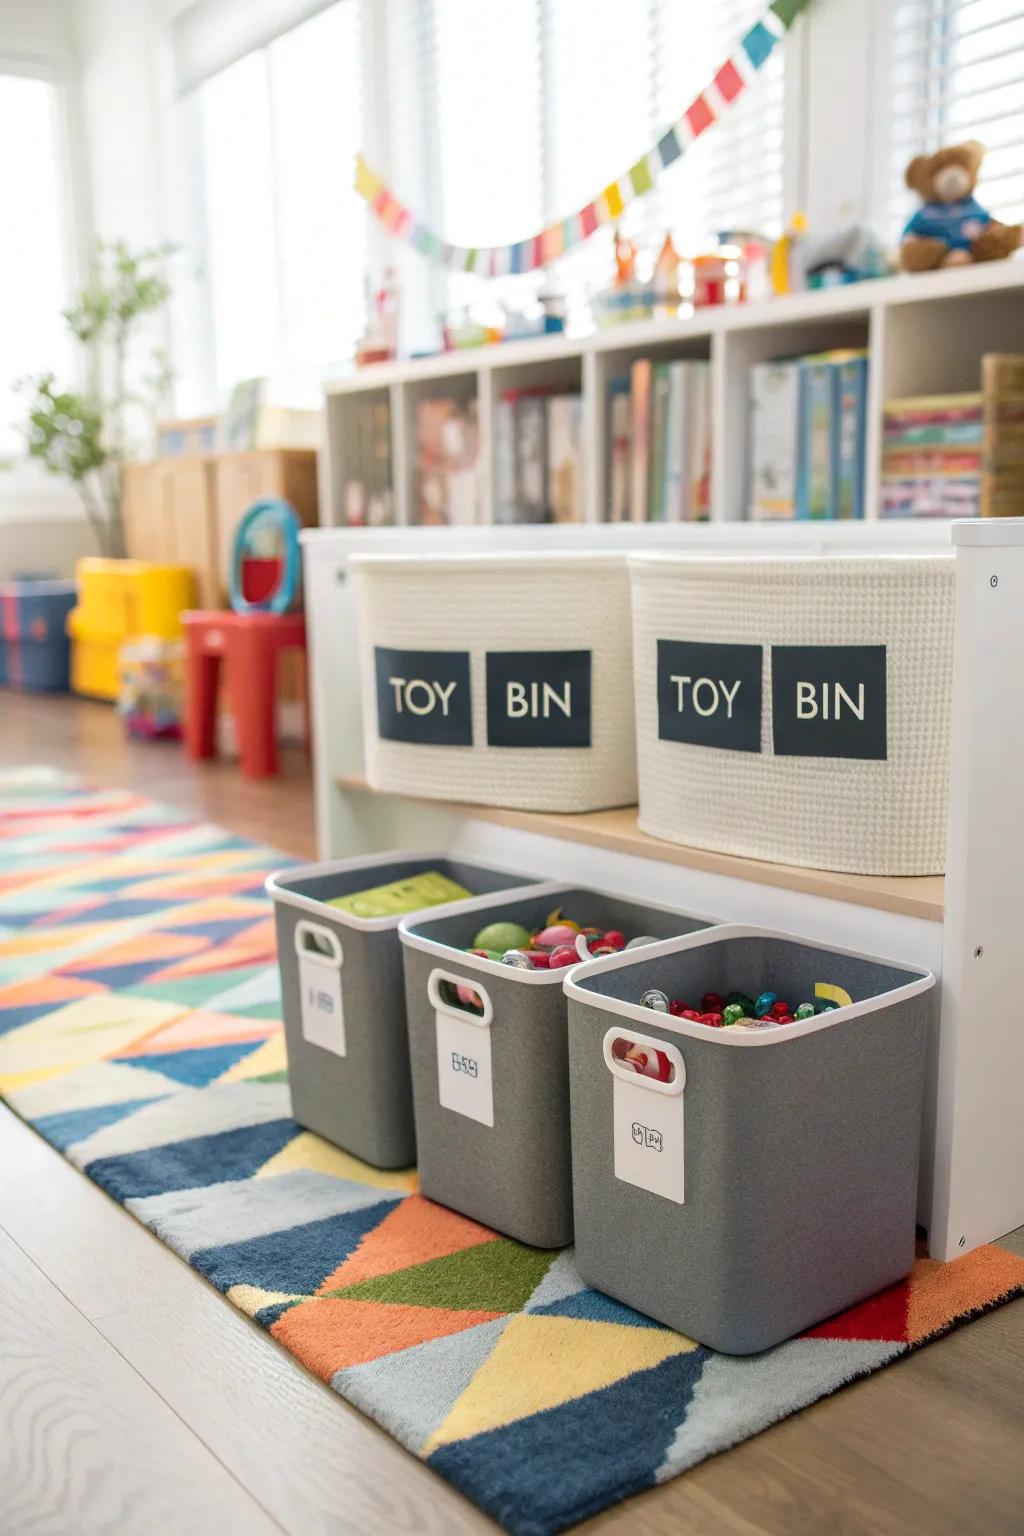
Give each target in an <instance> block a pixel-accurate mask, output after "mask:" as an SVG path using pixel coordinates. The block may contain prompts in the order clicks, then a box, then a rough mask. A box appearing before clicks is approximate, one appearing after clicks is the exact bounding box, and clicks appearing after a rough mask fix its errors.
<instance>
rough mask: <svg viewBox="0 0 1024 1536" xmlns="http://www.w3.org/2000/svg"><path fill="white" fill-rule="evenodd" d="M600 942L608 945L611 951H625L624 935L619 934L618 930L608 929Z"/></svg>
mask: <svg viewBox="0 0 1024 1536" xmlns="http://www.w3.org/2000/svg"><path fill="white" fill-rule="evenodd" d="M602 942H603V943H605V944H610V945H611V946H612V949H625V947H626V935H625V934H624V933H621V932H620V931H619V929H618V928H609V930H608V932H607V933H606V934H605V936H604V939H603V940H602Z"/></svg>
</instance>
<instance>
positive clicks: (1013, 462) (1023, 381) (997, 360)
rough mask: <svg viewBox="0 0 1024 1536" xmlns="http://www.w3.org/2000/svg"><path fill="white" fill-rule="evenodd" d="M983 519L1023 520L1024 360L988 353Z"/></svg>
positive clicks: (984, 392) (983, 376) (984, 376)
mask: <svg viewBox="0 0 1024 1536" xmlns="http://www.w3.org/2000/svg"><path fill="white" fill-rule="evenodd" d="M981 381H982V399H983V417H984V436H983V452H984V460H983V467H982V476H981V514H982V516H983V517H1024V356H1020V355H1018V354H1015V353H997V352H992V353H988V354H987V355H986V356H985V357H983V358H982V363H981Z"/></svg>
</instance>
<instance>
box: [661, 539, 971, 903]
mask: <svg viewBox="0 0 1024 1536" xmlns="http://www.w3.org/2000/svg"><path fill="white" fill-rule="evenodd" d="M630 572H631V576H632V582H633V615H634V635H633V640H634V665H635V669H636V713H637V758H638V771H639V782H640V792H639V804H640V813H639V814H640V825H641V827H642V828H643V829H644V830H645V831H647V832H649V833H651V834H652V835H653V836H655V837H660V838H665V839H666V840H668V841H670V842H676V843H684V844H689V845H692V846H694V847H698V848H707V849H713V850H715V851H717V852H721V853H732V854H740V855H744V856H746V857H749V858H755V859H766V860H771V861H774V862H777V863H786V864H801V865H810V866H812V867H814V868H818V869H832V870H843V871H849V872H854V873H858V874H882V875H922V874H937V873H940V872H941V871H942V870H943V869H944V867H945V853H946V811H947V797H948V781H949V732H950V700H951V692H952V674H953V601H954V575H953V561H952V558H951V557H950V556H949V555H947V554H945V553H938V554H926V555H902V554H893V555H877V556H872V557H860V556H846V555H836V556H832V557H828V558H823V557H819V556H811V555H807V556H800V555H797V556H786V557H777V556H766V557H760V558H752V557H746V556H744V557H739V556H683V555H680V556H676V555H667V554H666V555H659V554H640V555H633V556H631V557H630Z"/></svg>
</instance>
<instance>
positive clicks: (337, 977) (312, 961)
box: [295, 917, 347, 1056]
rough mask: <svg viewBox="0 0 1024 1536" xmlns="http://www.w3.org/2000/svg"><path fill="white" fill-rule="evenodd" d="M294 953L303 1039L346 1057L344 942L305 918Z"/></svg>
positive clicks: (297, 931)
mask: <svg viewBox="0 0 1024 1536" xmlns="http://www.w3.org/2000/svg"><path fill="white" fill-rule="evenodd" d="M295 953H296V956H297V957H298V962H299V1005H300V1010H301V1018H302V1038H303V1039H304V1040H305V1041H307V1042H308V1044H310V1045H317V1046H319V1047H320V1048H321V1050H324V1051H330V1052H331V1054H332V1055H334V1056H344V1055H346V1052H347V1045H346V1040H345V1007H344V1000H343V998H342V986H341V972H342V967H343V966H344V963H345V956H344V952H343V950H342V947H341V940H340V939H339V938H338V935H337V934H336V933H335V932H334V930H333V929H332V928H327V927H325V926H324V925H323V924H322V923H314V922H311V921H310V920H309V918H306V917H302V918H300V919H299V921H298V922H297V923H296V924H295Z"/></svg>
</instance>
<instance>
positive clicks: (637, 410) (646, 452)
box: [629, 358, 651, 523]
mask: <svg viewBox="0 0 1024 1536" xmlns="http://www.w3.org/2000/svg"><path fill="white" fill-rule="evenodd" d="M630 399H631V401H632V432H631V434H630V436H631V440H632V444H633V458H632V464H631V466H630V490H629V515H630V518H631V520H632V521H633V522H634V523H642V522H645V521H646V519H647V485H648V480H649V476H650V461H651V437H650V432H651V362H650V359H649V358H638V359H637V361H636V362H635V363H634V364H633V366H632V368H631V369H630Z"/></svg>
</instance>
